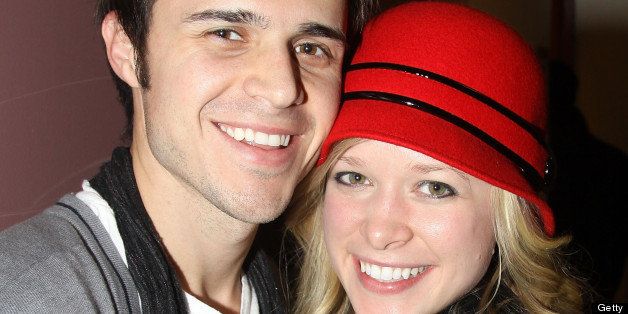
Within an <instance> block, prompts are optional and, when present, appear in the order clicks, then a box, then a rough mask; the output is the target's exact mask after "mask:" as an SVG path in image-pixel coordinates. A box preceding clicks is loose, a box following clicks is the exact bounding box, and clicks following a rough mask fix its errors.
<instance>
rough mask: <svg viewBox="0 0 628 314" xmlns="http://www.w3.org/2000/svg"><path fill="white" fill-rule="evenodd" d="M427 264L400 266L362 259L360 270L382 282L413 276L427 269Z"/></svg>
mask: <svg viewBox="0 0 628 314" xmlns="http://www.w3.org/2000/svg"><path fill="white" fill-rule="evenodd" d="M425 268H426V266H421V267H410V268H399V267H388V266H378V265H374V264H369V263H367V262H363V261H360V271H361V272H363V273H365V274H367V275H368V276H369V277H371V278H373V279H375V280H377V281H382V282H391V281H400V280H404V279H408V278H412V277H416V275H418V274H420V273H422V272H424V271H425Z"/></svg>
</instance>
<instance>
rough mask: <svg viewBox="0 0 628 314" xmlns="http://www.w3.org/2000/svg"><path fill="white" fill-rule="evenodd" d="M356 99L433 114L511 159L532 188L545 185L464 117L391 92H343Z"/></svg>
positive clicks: (346, 97) (530, 168) (522, 161)
mask: <svg viewBox="0 0 628 314" xmlns="http://www.w3.org/2000/svg"><path fill="white" fill-rule="evenodd" d="M356 99H368V100H380V101H385V102H392V103H397V104H400V105H405V106H408V107H411V108H414V109H418V110H421V111H423V112H425V113H428V114H431V115H433V116H436V117H439V118H441V119H443V120H445V121H447V122H449V123H452V124H454V125H456V126H458V127H459V128H461V129H463V130H465V131H467V132H469V133H470V134H472V135H473V136H475V137H476V138H478V139H480V140H481V141H482V142H484V143H486V144H487V145H489V146H490V147H492V148H493V149H495V150H496V151H497V152H499V153H500V154H502V155H503V156H505V157H506V158H508V159H509V160H511V161H512V162H513V163H514V164H515V165H516V166H517V167H519V169H520V170H521V173H522V175H523V177H524V178H525V179H526V180H527V181H528V182H529V183H530V185H531V186H532V188H533V189H534V190H536V191H537V192H539V191H542V190H543V189H544V188H545V186H546V179H545V178H543V177H542V176H541V175H540V174H539V173H538V172H537V171H536V169H534V167H533V166H532V165H531V164H530V163H528V162H527V161H526V160H525V159H523V158H522V157H521V156H519V155H517V153H515V152H513V151H512V150H511V149H510V148H508V147H506V146H505V145H504V144H502V143H501V142H499V141H498V140H496V139H495V138H493V137H492V136H490V135H488V134H487V133H486V132H484V131H482V130H481V129H479V128H478V127H476V126H475V125H473V124H471V123H469V122H467V121H465V120H464V119H462V118H460V117H458V116H455V115H453V114H451V113H450V112H448V111H446V110H443V109H441V108H438V107H436V106H433V105H430V104H428V103H426V102H423V101H420V100H417V99H414V98H410V97H406V96H402V95H396V94H391V93H385V92H376V91H355V92H348V93H344V94H343V101H347V100H356Z"/></svg>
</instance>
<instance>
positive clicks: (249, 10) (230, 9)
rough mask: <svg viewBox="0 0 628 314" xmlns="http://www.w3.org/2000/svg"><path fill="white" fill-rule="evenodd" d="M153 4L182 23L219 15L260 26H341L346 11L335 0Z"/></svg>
mask: <svg viewBox="0 0 628 314" xmlns="http://www.w3.org/2000/svg"><path fill="white" fill-rule="evenodd" d="M155 6H156V7H161V9H159V8H154V9H155V10H154V13H157V14H160V15H163V14H166V15H170V17H173V16H172V14H177V15H178V16H179V17H180V19H181V21H184V22H185V21H192V20H194V21H202V20H208V18H220V19H221V20H225V21H229V20H232V21H233V22H242V21H246V22H247V24H252V25H256V26H260V27H263V28H272V27H291V26H292V27H297V26H295V25H299V24H305V23H319V24H324V25H328V26H330V27H334V28H339V29H342V28H344V25H345V24H346V23H345V19H346V10H347V9H346V1H338V0H158V1H156V2H155ZM155 11H161V12H155Z"/></svg>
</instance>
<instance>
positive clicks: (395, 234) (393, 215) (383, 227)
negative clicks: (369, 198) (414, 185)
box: [360, 195, 414, 250]
mask: <svg viewBox="0 0 628 314" xmlns="http://www.w3.org/2000/svg"><path fill="white" fill-rule="evenodd" d="M370 206H371V208H370V210H368V216H367V217H366V219H364V221H363V223H362V225H361V227H360V232H361V234H362V236H363V237H364V238H365V239H366V240H367V242H368V243H369V244H370V245H371V247H373V248H374V249H377V250H390V249H395V248H399V247H402V246H404V245H405V244H406V243H407V242H409V241H410V240H411V239H412V238H413V237H414V233H413V231H412V228H411V227H410V225H409V222H408V217H407V215H406V214H405V209H404V208H403V203H402V202H401V201H400V200H399V198H398V197H397V196H390V195H389V196H378V197H377V198H376V199H375V200H374V201H373V202H372V203H371V205H370Z"/></svg>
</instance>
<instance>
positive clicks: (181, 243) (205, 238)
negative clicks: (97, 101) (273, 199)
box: [131, 145, 257, 312]
mask: <svg viewBox="0 0 628 314" xmlns="http://www.w3.org/2000/svg"><path fill="white" fill-rule="evenodd" d="M131 155H132V157H133V169H134V174H135V179H136V181H137V186H138V189H139V192H140V195H141V197H142V201H143V203H144V206H145V207H146V211H147V212H148V214H149V216H150V217H151V220H152V221H153V224H154V225H155V228H156V229H157V232H158V233H159V236H160V237H161V239H162V241H163V243H164V246H165V247H166V251H167V253H168V255H169V256H170V258H171V262H172V263H173V264H174V265H175V270H176V272H177V275H178V277H179V281H180V283H181V286H182V287H183V289H184V290H185V291H186V292H188V293H190V294H192V295H194V296H195V297H196V298H198V299H199V300H201V301H203V302H205V303H207V304H209V305H210V306H212V307H214V308H216V309H219V310H221V312H231V311H234V312H238V311H239V307H240V295H241V275H242V264H243V262H244V259H245V258H246V256H247V253H248V251H249V249H250V247H251V244H252V243H253V240H254V238H255V232H256V230H257V225H255V224H250V223H245V222H242V221H240V220H237V219H235V218H233V217H231V216H229V215H227V214H225V213H223V212H222V211H220V210H219V209H217V208H216V207H215V206H214V205H213V204H211V203H210V202H209V201H208V200H207V199H205V198H204V197H202V196H201V194H200V193H198V192H196V191H194V190H192V189H191V188H189V187H186V186H185V185H184V184H183V183H182V182H180V180H178V179H177V178H175V177H174V176H173V175H172V174H170V173H169V172H168V171H167V170H166V169H164V168H163V167H162V166H161V165H160V164H159V163H158V162H157V161H156V160H155V159H154V157H153V156H152V154H148V153H147V151H146V150H144V151H143V152H142V151H140V149H138V147H137V146H134V145H132V146H131Z"/></svg>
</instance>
